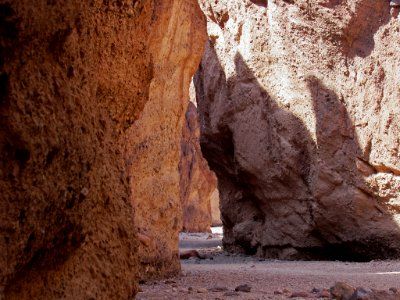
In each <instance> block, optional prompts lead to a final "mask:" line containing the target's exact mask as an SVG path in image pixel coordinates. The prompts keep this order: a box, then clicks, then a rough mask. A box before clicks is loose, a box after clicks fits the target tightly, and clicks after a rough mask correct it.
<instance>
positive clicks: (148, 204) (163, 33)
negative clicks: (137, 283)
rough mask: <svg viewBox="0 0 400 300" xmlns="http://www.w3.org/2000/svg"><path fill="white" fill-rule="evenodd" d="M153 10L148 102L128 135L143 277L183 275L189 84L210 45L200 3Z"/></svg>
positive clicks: (161, 4)
mask: <svg viewBox="0 0 400 300" xmlns="http://www.w3.org/2000/svg"><path fill="white" fill-rule="evenodd" d="M154 9H155V14H156V15H157V16H159V17H158V18H156V21H155V22H156V23H155V24H156V25H155V26H156V28H158V30H154V31H153V32H152V34H151V35H150V50H151V53H152V64H153V74H152V75H153V78H152V80H151V83H150V86H149V95H148V97H149V100H148V102H147V103H146V106H145V107H144V109H143V111H142V112H141V115H140V118H139V119H138V120H137V121H136V122H135V123H134V124H133V126H131V127H130V128H129V129H128V130H127V134H126V151H127V153H128V154H127V160H128V161H129V164H130V176H131V177H130V183H131V192H132V196H131V202H132V203H133V205H134V208H135V223H136V225H137V227H138V230H139V234H140V235H139V236H140V237H142V238H141V239H140V241H141V243H140V244H139V257H140V262H141V265H140V276H141V277H142V278H155V277H160V276H165V275H168V274H170V275H172V274H177V273H178V272H179V271H180V263H179V256H178V255H179V253H178V233H179V231H180V229H181V223H182V219H181V206H180V197H179V195H180V188H179V171H178V164H179V157H180V141H181V137H182V126H183V123H184V120H185V112H186V109H187V105H188V101H187V99H189V84H190V81H191V78H192V76H193V74H194V72H195V71H196V69H197V67H198V64H199V62H200V60H201V55H202V53H203V50H204V44H205V41H206V23H205V19H204V16H203V14H202V12H201V10H200V8H199V6H198V4H197V2H196V1H195V0H186V1H178V0H175V1H158V4H157V5H156V6H155V7H154Z"/></svg>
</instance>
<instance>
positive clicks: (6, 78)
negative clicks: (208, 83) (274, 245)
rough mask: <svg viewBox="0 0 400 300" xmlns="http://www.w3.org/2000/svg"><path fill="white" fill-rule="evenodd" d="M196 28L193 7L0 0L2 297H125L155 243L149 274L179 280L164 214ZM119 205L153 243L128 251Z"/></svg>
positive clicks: (173, 234) (168, 210) (196, 46)
mask: <svg viewBox="0 0 400 300" xmlns="http://www.w3.org/2000/svg"><path fill="white" fill-rule="evenodd" d="M182 20H183V21H182ZM202 20H203V18H202V15H201V12H200V11H199V9H198V6H197V3H196V2H195V1H164V0H157V1H97V0H94V1H75V0H73V1H68V2H60V1H45V0H34V1H25V0H18V1H16V0H15V1H14V0H13V1H1V2H0V32H1V38H0V127H1V131H0V190H1V196H0V197H1V201H0V298H1V299H3V298H5V299H61V298H63V299H132V298H133V297H134V295H135V294H136V292H137V285H136V282H137V279H138V275H139V272H142V271H143V270H142V269H140V268H139V267H138V265H139V263H138V252H137V248H138V244H141V245H142V244H143V245H145V246H140V247H141V248H140V249H142V248H143V247H147V250H146V251H147V253H146V255H144V252H139V254H140V255H143V257H140V259H141V260H143V259H146V258H147V257H148V256H150V255H152V254H153V253H156V250H157V243H162V247H163V248H162V250H163V253H162V255H160V254H158V253H156V254H155V257H156V258H157V261H158V262H159V263H160V265H162V264H164V263H165V262H166V261H167V262H168V264H169V265H168V267H165V268H160V269H159V273H158V274H159V275H160V274H161V275H164V274H166V273H168V272H172V271H173V272H176V271H177V270H178V269H179V258H178V254H177V250H175V248H176V245H175V244H177V233H178V230H179V220H177V222H176V224H174V223H173V222H171V220H172V218H171V215H172V214H177V212H178V211H179V209H180V208H179V206H178V203H179V201H178V199H179V197H178V196H177V195H179V188H178V184H179V178H178V172H177V171H176V166H177V164H178V158H179V137H180V134H181V125H182V122H183V117H184V111H185V110H186V105H187V104H186V101H185V99H187V97H186V93H187V89H188V84H189V81H190V78H191V76H192V73H193V72H194V71H195V68H196V65H197V63H198V61H199V55H200V53H201V51H202V47H203V42H202V40H203V39H204V32H203V31H202V28H203V27H202V26H201V25H202V24H203V23H202ZM171 38H172V39H171ZM171 49H174V51H171ZM178 49H179V50H178ZM172 106H174V108H173V109H172V108H171V107H172ZM139 131H140V132H139ZM139 136H144V137H146V141H147V143H146V142H145V141H143V140H141V139H140V138H139ZM166 140H168V141H169V142H165V141H166ZM127 141H129V143H127ZM159 145H161V146H163V147H161V146H160V147H158V146H159ZM138 158H140V160H141V161H140V162H139V163H138V162H137V160H138ZM149 158H151V161H152V162H153V163H151V162H149V161H148V160H149ZM154 162H157V165H156V164H155V163H154ZM142 163H143V164H145V167H143V165H142ZM173 166H174V167H173ZM157 167H159V168H158V169H157ZM165 169H167V170H168V171H169V170H171V171H172V173H171V174H172V175H166V174H167V172H166V170H165ZM151 177H153V178H151ZM129 178H131V179H130V180H128V179H129ZM155 178H162V179H155ZM162 180H164V181H166V182H168V184H165V185H163V184H161V183H162V182H163V181H162ZM160 181H161V183H160ZM157 183H160V184H157ZM139 186H140V187H143V190H140V191H139V188H138V187H139ZM170 186H171V187H172V188H170ZM146 189H147V190H146ZM160 194H161V196H160ZM169 199H172V200H169ZM166 200H168V201H170V204H169V202H168V201H166ZM132 203H133V204H134V206H136V205H142V204H143V203H146V206H145V207H144V209H148V211H145V213H143V215H142V216H141V217H136V218H137V220H138V224H139V225H140V226H143V227H147V228H150V229H157V230H161V229H162V233H161V234H160V233H153V235H146V233H142V232H141V233H140V235H139V236H138V237H139V240H140V243H139V242H138V239H137V237H136V234H135V224H134V222H133V217H134V216H133V214H134V211H133V207H132ZM168 205H171V207H169V206H168ZM143 206H144V205H143ZM136 212H137V213H138V214H139V213H141V211H140V210H139V209H137V210H136ZM148 215H151V216H157V218H158V219H157V220H154V219H152V218H148ZM143 219H147V220H148V221H147V222H149V223H147V224H143V221H142V220H143ZM154 221H155V222H157V224H158V225H157V226H158V227H155V225H154V224H152V223H151V222H154ZM174 225H175V226H174ZM159 234H160V235H162V236H163V237H164V238H159V236H158V235H159ZM152 238H157V239H158V241H154V239H152ZM153 245H156V246H154V247H153ZM163 255H165V256H164V257H163ZM165 257H166V258H165ZM163 258H164V260H163Z"/></svg>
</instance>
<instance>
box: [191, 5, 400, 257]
mask: <svg viewBox="0 0 400 300" xmlns="http://www.w3.org/2000/svg"><path fill="white" fill-rule="evenodd" d="M200 3H201V7H202V9H203V11H204V12H205V14H206V16H207V19H208V34H209V37H210V41H209V43H208V46H207V48H206V53H205V55H204V57H203V60H202V63H201V67H200V69H199V71H198V73H197V75H196V76H195V86H196V93H197V103H198V109H199V113H200V122H201V130H202V132H201V146H202V150H203V153H204V155H205V157H206V158H207V160H208V161H209V163H210V167H211V169H213V170H214V171H215V172H216V174H217V177H218V184H219V191H220V198H221V212H222V220H223V223H224V233H225V236H224V246H225V248H226V249H228V250H230V251H244V252H247V253H251V254H257V255H260V256H267V257H278V258H329V259H354V260H368V259H374V258H387V257H399V255H400V229H399V225H400V214H399V213H400V198H399V195H400V190H399V182H400V152H399V151H400V139H399V136H400V127H399V124H400V120H399V113H400V107H399V105H398V99H399V97H400V89H399V86H400V81H399V76H398V75H399V74H400V54H399V51H398V47H399V42H398V41H399V37H400V20H399V19H397V17H396V16H397V14H396V11H392V13H390V7H389V2H388V1H374V0H358V1H328V0H326V1H322V0H321V1H304V0H295V1H272V0H269V1H249V0H246V1H218V2H214V1H207V0H201V1H200ZM397 13H398V12H397Z"/></svg>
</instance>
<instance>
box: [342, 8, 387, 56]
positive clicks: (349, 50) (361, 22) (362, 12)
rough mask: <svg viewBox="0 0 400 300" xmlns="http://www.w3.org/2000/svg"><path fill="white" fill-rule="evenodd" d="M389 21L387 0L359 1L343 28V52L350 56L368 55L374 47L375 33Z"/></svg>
mask: <svg viewBox="0 0 400 300" xmlns="http://www.w3.org/2000/svg"><path fill="white" fill-rule="evenodd" d="M389 21H390V6H389V1H376V0H364V1H359V2H358V3H357V4H356V9H355V13H354V14H353V15H352V16H351V18H350V21H349V23H348V25H347V27H346V28H345V29H344V37H345V49H344V51H345V54H346V55H347V56H348V57H350V58H353V57H355V56H359V57H362V58H365V57H368V56H369V55H370V54H371V52H372V50H373V49H374V47H375V42H374V35H375V33H376V32H377V31H378V30H379V28H380V27H381V26H383V25H385V24H387V23H388V22H389Z"/></svg>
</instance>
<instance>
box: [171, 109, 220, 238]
mask: <svg viewBox="0 0 400 300" xmlns="http://www.w3.org/2000/svg"><path fill="white" fill-rule="evenodd" d="M179 173H180V197H181V204H182V218H183V220H182V230H183V231H188V232H209V231H210V227H211V225H212V224H213V215H212V210H211V201H213V205H214V206H215V204H214V203H215V200H217V201H218V199H215V197H216V195H215V191H216V190H217V178H216V176H215V174H214V173H213V172H212V171H211V170H210V168H209V167H208V163H207V161H206V160H205V159H204V157H203V154H202V153H201V149H200V126H199V121H198V115H197V108H196V106H195V105H194V104H193V103H192V102H189V106H188V109H187V111H186V118H185V124H184V126H183V131H182V140H181V158H180V163H179ZM217 196H218V191H217ZM217 203H218V202H217ZM215 218H216V216H215V207H214V219H215Z"/></svg>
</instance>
